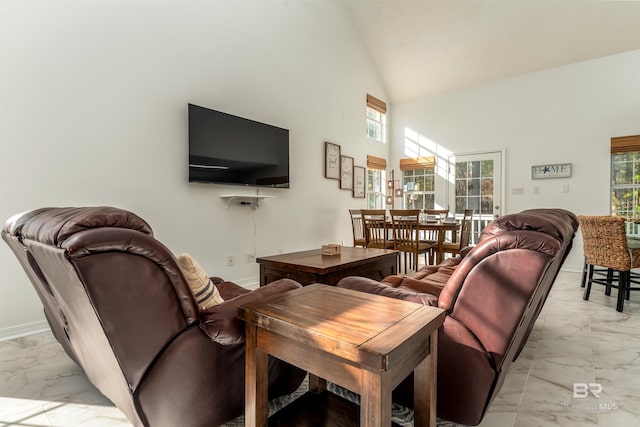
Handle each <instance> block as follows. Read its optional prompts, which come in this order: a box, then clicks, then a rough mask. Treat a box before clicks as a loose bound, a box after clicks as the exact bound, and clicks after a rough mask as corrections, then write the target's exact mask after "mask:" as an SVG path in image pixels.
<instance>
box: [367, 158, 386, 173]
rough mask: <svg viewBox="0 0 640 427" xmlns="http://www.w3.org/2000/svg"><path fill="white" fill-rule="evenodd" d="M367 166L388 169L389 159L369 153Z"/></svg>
mask: <svg viewBox="0 0 640 427" xmlns="http://www.w3.org/2000/svg"><path fill="white" fill-rule="evenodd" d="M367 167H368V168H369V169H381V170H385V169H387V161H386V160H385V159H383V158H381V157H376V156H371V155H367Z"/></svg>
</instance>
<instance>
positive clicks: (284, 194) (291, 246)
mask: <svg viewBox="0 0 640 427" xmlns="http://www.w3.org/2000/svg"><path fill="white" fill-rule="evenodd" d="M0 58H2V66H1V67H0V94H1V95H0V141H1V142H0V143H1V144H2V158H3V162H2V163H3V165H2V167H1V168H0V186H1V188H2V205H1V206H0V219H2V222H4V220H5V219H7V218H9V217H10V216H11V215H13V214H15V213H18V212H22V211H25V210H28V209H33V208H38V207H43V206H82V205H115V206H119V207H122V208H126V209H129V210H132V211H133V212H135V213H137V214H139V215H140V216H142V217H143V218H145V219H146V220H147V221H148V222H149V223H150V224H151V226H152V228H153V229H154V231H155V235H156V237H157V238H158V239H159V240H160V241H162V242H163V243H165V244H166V245H167V246H168V247H169V248H170V249H171V250H172V251H174V253H180V252H189V253H191V254H193V255H194V256H195V257H196V258H197V259H198V260H199V261H200V262H201V264H203V266H204V267H205V268H206V270H207V271H208V272H209V273H210V274H212V275H214V274H215V275H218V276H221V277H223V278H225V279H227V280H232V281H237V282H239V283H244V284H247V283H250V282H255V281H257V280H258V279H257V276H258V266H257V264H255V263H248V262H247V259H246V254H247V253H248V252H251V251H253V249H254V246H255V248H256V249H257V254H258V256H260V255H270V254H274V253H276V251H277V250H279V249H282V250H284V251H293V250H301V249H308V248H316V247H319V246H320V245H321V244H322V243H329V242H342V241H344V242H345V243H347V244H349V243H350V242H351V229H350V223H349V219H348V214H347V209H348V208H358V207H364V206H365V202H364V199H353V198H352V197H351V193H350V192H348V191H344V190H339V189H338V182H337V181H335V180H327V179H325V178H324V177H323V165H324V160H323V153H324V151H323V150H324V141H325V140H329V141H332V142H334V143H337V144H340V145H341V146H342V151H343V153H344V154H348V155H351V156H353V157H355V164H356V165H366V155H367V154H373V155H377V156H381V157H387V154H388V147H387V146H386V145H383V144H379V143H374V142H372V141H371V140H368V139H367V138H366V137H365V136H364V133H365V121H364V114H365V95H366V93H372V94H374V95H376V96H378V97H381V98H383V99H385V94H384V90H383V88H382V85H381V84H380V82H379V80H378V78H377V76H376V74H375V73H374V72H373V71H372V66H371V64H370V62H369V59H368V57H367V55H366V54H365V52H364V51H363V49H362V46H361V44H360V42H359V38H358V37H357V35H356V34H355V31H354V29H353V25H352V23H351V22H350V18H349V17H348V15H347V13H346V12H345V11H344V10H343V9H342V5H341V3H340V2H339V1H327V0H299V1H293V0H292V1H285V0H234V1H222V0H207V1H205V0H201V1H196V0H187V1H178V0H174V1H165V2H158V1H150V0H148V1H143V0H136V1H131V0H114V1H109V2H105V1H82V2H80V1H71V0H64V1H61V0H58V1H55V2H51V1H48V0H29V1H23V0H4V1H2V2H0ZM189 102H191V103H194V104H199V105H203V106H206V107H210V108H213V109H217V110H222V111H225V112H228V113H231V114H235V115H240V116H243V117H248V118H251V119H254V120H258V121H263V122H266V123H270V124H273V125H276V126H280V127H284V128H288V129H290V141H291V147H290V152H291V177H292V184H291V189H289V190H275V189H272V190H262V193H263V194H269V195H274V196H276V198H275V199H269V200H265V201H263V202H262V203H261V205H260V208H259V209H258V210H256V211H255V212H252V211H251V209H250V208H249V207H242V206H231V207H230V208H229V209H228V210H225V208H224V203H223V201H222V200H221V199H220V198H219V195H221V194H225V193H237V192H240V191H246V192H247V193H251V194H253V191H254V190H249V189H246V190H245V189H242V188H238V187H229V186H216V185H206V184H190V183H188V182H187V103H189ZM254 230H255V233H254ZM228 255H233V256H235V259H236V265H235V266H234V267H227V266H226V257H227V256H228ZM0 269H1V271H2V276H1V279H0V280H1V282H0V335H2V331H5V332H6V331H11V330H18V329H20V327H21V325H27V326H29V325H30V324H32V323H33V322H38V321H41V320H42V319H43V315H42V311H41V305H40V303H39V301H38V299H37V296H36V294H35V292H34V291H33V290H32V289H31V285H30V284H29V283H28V281H27V277H26V275H25V274H24V273H23V272H22V270H21V269H20V267H19V265H18V263H17V261H16V260H15V258H14V256H13V254H12V253H11V252H10V250H9V249H8V247H7V246H6V245H4V244H2V245H0ZM5 335H7V333H5Z"/></svg>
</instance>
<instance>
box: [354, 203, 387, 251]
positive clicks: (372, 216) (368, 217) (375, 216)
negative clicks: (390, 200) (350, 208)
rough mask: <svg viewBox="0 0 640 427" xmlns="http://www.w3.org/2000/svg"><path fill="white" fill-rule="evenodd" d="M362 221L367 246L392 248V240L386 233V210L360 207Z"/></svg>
mask: <svg viewBox="0 0 640 427" xmlns="http://www.w3.org/2000/svg"><path fill="white" fill-rule="evenodd" d="M360 212H362V222H363V224H364V236H365V239H366V246H367V248H378V249H393V246H394V244H393V240H391V239H389V236H388V234H387V232H388V224H387V211H386V210H384V209H362V210H361V211H360Z"/></svg>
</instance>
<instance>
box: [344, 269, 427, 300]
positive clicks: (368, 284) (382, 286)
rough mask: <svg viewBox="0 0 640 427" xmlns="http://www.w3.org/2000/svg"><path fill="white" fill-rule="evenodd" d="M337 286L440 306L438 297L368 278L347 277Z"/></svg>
mask: <svg viewBox="0 0 640 427" xmlns="http://www.w3.org/2000/svg"><path fill="white" fill-rule="evenodd" d="M337 286H338V287H340V288H346V289H352V290H354V291H360V292H366V293H369V294H376V295H382V296H385V297H390V298H395V299H401V300H404V301H410V302H416V303H418V304H423V305H430V306H433V307H437V306H438V297H436V296H435V295H431V294H425V293H419V292H415V291H411V290H408V289H402V288H394V287H392V286H389V285H388V284H386V283H381V282H377V281H375V280H373V279H368V278H366V277H357V276H349V277H345V278H344V279H342V280H340V281H339V282H338V284H337Z"/></svg>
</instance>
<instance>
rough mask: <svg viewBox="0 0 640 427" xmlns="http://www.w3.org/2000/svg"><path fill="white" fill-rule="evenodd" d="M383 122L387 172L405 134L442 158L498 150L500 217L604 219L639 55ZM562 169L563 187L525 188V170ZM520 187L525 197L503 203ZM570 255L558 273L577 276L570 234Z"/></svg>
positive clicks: (552, 182)
mask: <svg viewBox="0 0 640 427" xmlns="http://www.w3.org/2000/svg"><path fill="white" fill-rule="evenodd" d="M392 123H393V132H392V135H393V138H392V143H393V147H392V155H391V157H392V165H394V164H395V165H397V164H398V159H399V158H401V157H402V151H403V144H404V131H405V127H409V128H411V129H413V130H415V131H417V132H419V133H420V134H421V135H423V136H424V137H426V138H428V139H431V140H432V141H434V142H436V143H437V144H440V145H441V147H440V148H441V149H442V150H443V151H447V150H448V151H451V152H453V153H466V152H475V151H479V150H490V149H496V148H504V149H505V153H506V159H505V160H506V161H505V169H506V194H505V196H506V203H505V210H504V211H503V213H513V212H519V211H521V210H523V209H527V208H534V207H561V208H565V209H568V210H571V211H573V212H574V213H576V214H592V215H608V214H609V213H610V195H609V185H610V164H609V162H610V155H609V148H610V138H611V137H613V136H625V135H637V134H640V51H633V52H628V53H624V54H620V55H615V56H610V57H604V58H600V59H596V60H592V61H587V62H582V63H578V64H573V65H569V66H566V67H562V68H556V69H550V70H546V71H542V72H537V73H533V74H528V75H525V76H521V77H518V78H514V79H510V80H503V81H500V82H497V83H493V84H489V85H485V86H481V87H476V88H471V89H466V90H461V91H457V92H454V93H449V94H444V95H441V96H436V97H432V98H428V99H421V100H417V101H413V102H407V103H404V104H394V108H393V113H392ZM565 162H569V163H572V169H573V176H572V177H571V178H568V179H549V180H535V181H534V180H532V179H531V166H532V165H538V164H548V163H565ZM396 169H397V167H396ZM563 184H569V189H570V191H569V192H568V193H562V192H561V189H562V185H563ZM534 186H538V187H539V194H533V187H534ZM519 187H523V188H524V194H523V195H511V189H512V188H519ZM574 248H575V249H574V250H573V251H572V252H571V254H570V256H569V258H568V259H567V261H566V262H565V268H567V269H576V270H578V269H580V268H581V267H582V263H583V255H582V241H581V238H580V235H579V234H578V236H577V239H576V240H575V241H574Z"/></svg>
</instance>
